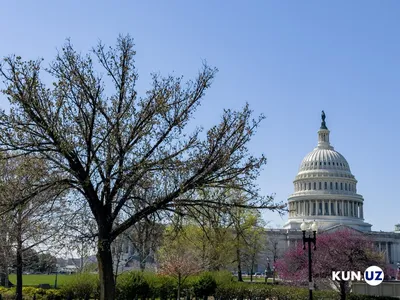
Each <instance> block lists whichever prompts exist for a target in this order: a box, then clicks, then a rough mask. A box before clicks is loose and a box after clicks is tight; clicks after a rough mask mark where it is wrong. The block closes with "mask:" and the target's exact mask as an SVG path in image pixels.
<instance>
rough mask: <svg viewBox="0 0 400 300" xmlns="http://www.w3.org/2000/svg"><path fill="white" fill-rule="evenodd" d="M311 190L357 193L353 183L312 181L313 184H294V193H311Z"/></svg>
mask: <svg viewBox="0 0 400 300" xmlns="http://www.w3.org/2000/svg"><path fill="white" fill-rule="evenodd" d="M313 190H331V191H348V192H354V193H356V192H357V188H356V184H355V183H353V182H342V181H336V180H335V181H313V182H296V183H295V184H294V191H295V192H300V191H313Z"/></svg>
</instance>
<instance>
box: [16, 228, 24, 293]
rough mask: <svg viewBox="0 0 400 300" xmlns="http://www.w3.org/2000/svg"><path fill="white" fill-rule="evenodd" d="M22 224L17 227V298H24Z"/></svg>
mask: <svg viewBox="0 0 400 300" xmlns="http://www.w3.org/2000/svg"><path fill="white" fill-rule="evenodd" d="M20 233H21V232H20V226H18V229H17V289H16V291H15V299H16V300H22V241H21V235H20Z"/></svg>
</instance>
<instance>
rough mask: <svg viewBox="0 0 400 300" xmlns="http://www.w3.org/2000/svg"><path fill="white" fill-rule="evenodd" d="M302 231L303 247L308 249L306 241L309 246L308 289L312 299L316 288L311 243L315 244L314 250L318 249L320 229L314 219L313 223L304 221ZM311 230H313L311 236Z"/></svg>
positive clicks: (301, 226)
mask: <svg viewBox="0 0 400 300" xmlns="http://www.w3.org/2000/svg"><path fill="white" fill-rule="evenodd" d="M300 229H301V231H303V249H306V243H307V246H308V289H309V297H308V299H310V300H312V298H313V296H312V290H313V289H314V285H313V281H312V267H311V266H312V260H311V243H313V244H314V250H316V246H315V244H316V241H317V238H316V235H317V230H318V225H317V223H316V222H315V221H314V222H313V223H312V225H311V224H310V223H308V224H307V223H305V222H304V220H303V223H301V225H300ZM306 231H308V236H306ZM311 231H312V232H313V234H312V236H311Z"/></svg>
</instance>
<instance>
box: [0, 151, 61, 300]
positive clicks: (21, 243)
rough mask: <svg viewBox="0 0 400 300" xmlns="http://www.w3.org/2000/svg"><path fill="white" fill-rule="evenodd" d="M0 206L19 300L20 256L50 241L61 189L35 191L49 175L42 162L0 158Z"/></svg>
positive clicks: (54, 232)
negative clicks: (13, 263)
mask: <svg viewBox="0 0 400 300" xmlns="http://www.w3.org/2000/svg"><path fill="white" fill-rule="evenodd" d="M0 172H1V177H0V181H1V189H0V195H1V199H2V201H1V207H3V209H5V211H6V212H7V213H6V214H3V215H2V216H1V217H2V218H8V224H7V228H8V232H7V239H8V243H7V244H9V246H12V247H13V249H14V251H15V255H16V270H17V285H16V299H17V300H22V271H23V253H24V252H26V251H28V250H31V249H32V248H34V247H36V246H38V245H41V244H44V243H45V242H46V241H47V242H48V241H49V240H50V239H54V238H55V237H56V236H57V235H58V234H59V233H60V228H59V226H58V223H57V222H55V217H56V216H58V215H60V210H59V208H60V207H59V205H58V204H57V202H56V201H55V200H59V198H60V197H61V195H62V192H63V189H62V187H61V186H59V187H56V186H53V187H52V188H48V189H47V190H45V191H44V190H42V191H38V190H37V186H41V185H47V186H48V187H50V186H51V185H48V180H49V178H51V174H50V173H49V172H48V168H47V166H46V165H45V164H43V161H42V160H40V159H37V158H35V157H13V158H11V157H7V156H5V157H2V160H1V163H0Z"/></svg>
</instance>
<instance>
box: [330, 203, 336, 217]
mask: <svg viewBox="0 0 400 300" xmlns="http://www.w3.org/2000/svg"><path fill="white" fill-rule="evenodd" d="M331 215H332V216H336V213H335V203H334V202H331Z"/></svg>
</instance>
